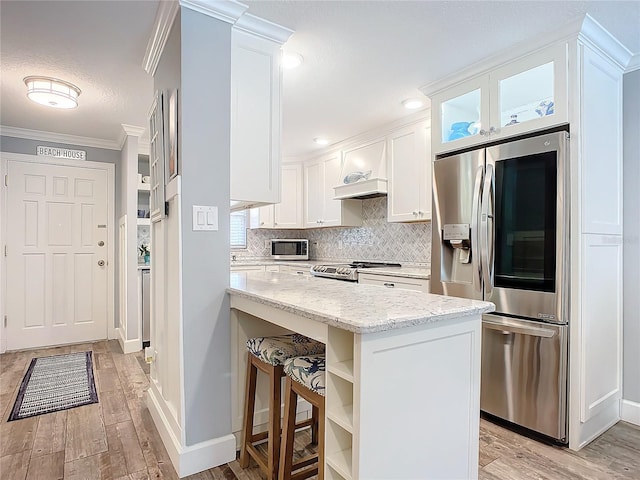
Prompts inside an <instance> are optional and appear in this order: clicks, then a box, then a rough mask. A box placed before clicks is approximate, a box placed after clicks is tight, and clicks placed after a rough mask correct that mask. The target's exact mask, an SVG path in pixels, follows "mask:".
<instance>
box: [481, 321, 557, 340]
mask: <svg viewBox="0 0 640 480" xmlns="http://www.w3.org/2000/svg"><path fill="white" fill-rule="evenodd" d="M482 327H483V328H489V329H491V330H498V331H500V332H502V333H504V334H505V335H508V334H510V333H519V334H521V335H529V336H532V337H543V338H551V337H553V336H554V335H555V334H556V332H555V331H553V330H550V329H548V328H542V327H540V328H536V327H524V326H516V325H509V324H506V323H500V322H491V321H488V320H482Z"/></svg>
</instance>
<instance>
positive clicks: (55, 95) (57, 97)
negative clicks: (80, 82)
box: [24, 77, 80, 108]
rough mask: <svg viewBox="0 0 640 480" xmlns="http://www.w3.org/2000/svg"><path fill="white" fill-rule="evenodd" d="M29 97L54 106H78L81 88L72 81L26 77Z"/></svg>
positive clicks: (42, 103)
mask: <svg viewBox="0 0 640 480" xmlns="http://www.w3.org/2000/svg"><path fill="white" fill-rule="evenodd" d="M24 83H25V85H26V86H27V97H29V99H30V100H33V101H34V102H36V103H39V104H41V105H46V106H47V107H53V108H76V107H77V106H78V96H79V95H80V89H79V88H78V87H76V86H75V85H73V84H72V83H69V82H65V81H64V80H58V79H57V78H51V77H26V78H25V79H24Z"/></svg>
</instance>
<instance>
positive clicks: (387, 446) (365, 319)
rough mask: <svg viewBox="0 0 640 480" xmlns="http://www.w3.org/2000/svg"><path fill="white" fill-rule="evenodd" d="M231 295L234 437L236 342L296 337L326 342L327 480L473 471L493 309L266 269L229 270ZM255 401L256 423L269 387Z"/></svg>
mask: <svg viewBox="0 0 640 480" xmlns="http://www.w3.org/2000/svg"><path fill="white" fill-rule="evenodd" d="M228 292H229V294H230V297H231V298H230V305H231V321H232V329H231V331H232V338H231V342H232V379H233V382H235V384H234V385H233V392H234V395H233V397H234V398H233V401H232V407H233V430H234V432H238V431H239V430H240V426H241V425H242V408H241V405H242V398H243V394H244V392H243V388H244V381H243V380H244V378H243V376H244V371H245V368H244V367H245V366H246V349H245V347H244V342H245V341H246V339H247V338H249V337H252V336H257V335H271V334H280V333H283V332H287V331H292V332H298V333H302V334H304V335H307V336H309V337H311V338H314V339H316V340H318V341H321V342H323V343H325V344H326V345H327V351H326V355H327V361H326V365H327V379H326V436H325V477H326V478H328V479H356V478H361V479H370V478H380V479H391V478H393V479H400V478H407V479H409V478H412V479H416V478H420V479H429V478H437V479H460V478H477V476H478V429H479V414H480V341H481V316H482V314H483V313H486V312H491V311H493V309H494V306H493V304H491V303H488V302H480V301H473V300H466V299H460V298H454V297H444V296H439V295H430V294H426V293H421V292H415V291H410V290H393V289H386V288H384V287H378V286H371V285H362V284H357V283H350V282H341V281H338V280H332V279H325V278H316V277H306V276H294V275H286V274H279V273H268V272H267V273H265V272H237V273H232V274H231V282H230V287H229V289H228ZM258 403H259V404H260V405H262V411H259V410H257V415H256V424H259V423H265V422H266V418H265V415H266V405H267V397H266V392H265V395H263V396H262V398H260V396H259V398H258ZM257 408H260V407H257Z"/></svg>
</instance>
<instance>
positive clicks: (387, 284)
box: [383, 283, 396, 288]
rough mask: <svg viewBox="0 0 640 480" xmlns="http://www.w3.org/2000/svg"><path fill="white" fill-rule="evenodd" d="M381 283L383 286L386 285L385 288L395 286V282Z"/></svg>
mask: <svg viewBox="0 0 640 480" xmlns="http://www.w3.org/2000/svg"><path fill="white" fill-rule="evenodd" d="M383 285H384V286H385V287H387V288H393V287H395V286H396V284H395V283H383Z"/></svg>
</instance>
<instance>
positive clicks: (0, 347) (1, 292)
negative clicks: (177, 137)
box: [0, 152, 117, 353]
mask: <svg viewBox="0 0 640 480" xmlns="http://www.w3.org/2000/svg"><path fill="white" fill-rule="evenodd" d="M9 161H15V162H25V163H37V164H42V165H62V166H69V167H80V168H93V169H97V170H103V171H105V172H106V175H107V216H108V219H109V221H108V222H107V225H108V227H107V238H108V239H109V241H108V242H107V262H108V265H110V266H111V267H112V268H109V269H108V274H107V305H106V308H107V326H108V327H107V332H106V333H107V338H109V339H112V338H117V333H116V328H115V325H114V308H115V293H114V291H115V276H114V271H115V242H116V238H115V165H114V164H111V163H101V162H92V161H82V160H66V159H60V158H54V157H45V156H36V155H25V154H18V153H8V152H0V175H1V181H0V212H1V218H2V220H1V221H0V246H1V248H2V252H1V253H0V353H3V352H5V351H6V348H7V338H6V330H5V328H6V327H5V322H4V319H5V315H6V292H7V262H6V256H5V246H6V242H7V216H8V215H7V200H8V197H7V186H6V183H7V181H6V175H7V171H8V162H9ZM9 181H11V180H10V179H9Z"/></svg>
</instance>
